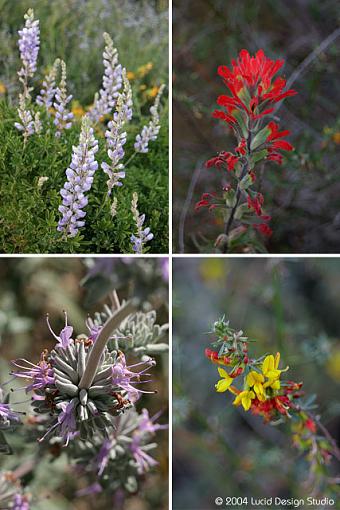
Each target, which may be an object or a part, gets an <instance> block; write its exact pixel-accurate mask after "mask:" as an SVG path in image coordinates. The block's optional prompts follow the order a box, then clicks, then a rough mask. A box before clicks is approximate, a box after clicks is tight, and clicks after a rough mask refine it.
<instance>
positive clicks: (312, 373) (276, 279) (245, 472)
mask: <svg viewBox="0 0 340 510" xmlns="http://www.w3.org/2000/svg"><path fill="white" fill-rule="evenodd" d="M339 286H340V261H339V260H338V259H328V258H322V259H314V258H308V259H289V260H284V259H280V258H275V259H273V258H257V259H254V258H252V259H250V258H243V257H242V258H238V259H236V258H234V259H230V258H229V259H225V258H195V259H193V258H177V259H174V261H173V302H174V308H173V310H174V311H173V314H174V318H173V426H174V436H173V446H174V450H173V487H174V495H173V503H174V504H173V508H174V510H210V509H214V508H216V505H215V503H214V499H215V498H216V497H218V496H220V497H224V498H225V497H227V496H230V497H231V496H243V497H244V496H248V497H250V496H253V497H270V496H273V497H275V496H280V497H283V498H284V497H294V498H306V497H307V496H309V495H310V493H307V492H306V491H307V489H306V485H305V484H304V483H305V480H306V478H307V474H308V471H307V467H308V465H307V462H306V461H305V460H304V459H303V458H301V457H299V454H298V451H297V450H296V449H294V448H293V446H292V445H291V436H290V434H289V432H288V430H286V431H285V427H284V426H279V427H271V426H269V425H265V424H264V423H263V420H262V418H260V417H257V416H253V415H252V414H250V413H245V412H244V411H243V410H242V409H240V408H235V407H234V406H232V405H231V403H232V400H233V398H232V395H230V394H225V393H223V394H218V393H216V391H215V388H214V385H215V383H216V382H217V380H218V379H219V378H220V377H219V375H218V372H217V368H216V365H214V364H212V363H211V362H210V361H209V360H207V359H206V358H205V357H204V349H205V348H206V347H209V346H210V342H211V341H212V340H213V336H212V335H209V334H208V332H209V331H211V330H212V325H213V323H214V322H215V320H217V319H218V318H220V317H222V316H223V315H224V314H225V316H226V319H230V325H231V327H233V328H235V329H237V330H239V329H242V330H243V331H244V332H245V334H246V335H247V336H249V337H250V338H251V339H256V343H251V344H250V347H249V351H250V352H253V353H254V355H255V356H256V357H258V356H260V355H263V354H265V353H274V354H275V353H276V352H277V351H280V352H281V360H282V361H281V364H282V366H286V365H289V366H290V369H289V372H288V375H289V377H288V378H289V379H292V380H296V381H303V382H304V385H303V389H304V390H305V392H306V395H310V394H317V399H316V402H317V404H318V406H319V407H318V409H317V410H316V412H317V413H320V414H321V421H322V423H323V424H324V425H325V426H326V427H327V428H328V430H329V431H330V432H331V434H332V435H333V437H335V438H336V439H337V440H339V439H340V438H339V431H340V427H339V425H340V403H339V389H340V386H339V385H340V322H339V317H340V305H339ZM336 467H337V466H333V465H331V466H330V476H332V473H333V476H334V475H336ZM248 508H249V507H248ZM250 508H251V507H250ZM260 508H261V509H262V508H264V507H261V506H260ZM276 508H277V507H276ZM285 508H293V507H291V506H287V507H285ZM309 508H312V507H309ZM318 508H321V507H318ZM322 508H325V507H322Z"/></svg>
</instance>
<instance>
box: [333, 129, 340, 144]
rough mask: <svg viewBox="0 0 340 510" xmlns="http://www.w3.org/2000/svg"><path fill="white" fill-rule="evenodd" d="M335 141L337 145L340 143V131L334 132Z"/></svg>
mask: <svg viewBox="0 0 340 510" xmlns="http://www.w3.org/2000/svg"><path fill="white" fill-rule="evenodd" d="M333 142H335V143H336V144H337V145H339V144H340V132H339V131H337V132H336V133H334V135H333Z"/></svg>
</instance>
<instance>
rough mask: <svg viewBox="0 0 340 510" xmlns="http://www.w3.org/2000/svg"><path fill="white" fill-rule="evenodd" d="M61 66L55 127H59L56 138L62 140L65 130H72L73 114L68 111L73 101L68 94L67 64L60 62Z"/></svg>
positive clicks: (56, 93)
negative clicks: (68, 106)
mask: <svg viewBox="0 0 340 510" xmlns="http://www.w3.org/2000/svg"><path fill="white" fill-rule="evenodd" d="M60 65H61V80H60V83H59V87H57V89H56V91H55V98H54V103H53V106H54V109H55V110H56V114H55V119H54V121H53V123H54V125H55V126H56V127H57V130H56V133H55V136H56V137H57V138H60V136H61V133H62V131H63V130H64V129H70V127H71V126H72V122H68V121H72V119H73V113H72V112H70V111H69V110H67V104H68V103H69V102H70V101H71V99H72V96H71V95H70V96H68V95H67V92H66V64H65V62H64V61H63V60H61V61H60Z"/></svg>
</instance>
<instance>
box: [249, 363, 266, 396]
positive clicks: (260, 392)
mask: <svg viewBox="0 0 340 510" xmlns="http://www.w3.org/2000/svg"><path fill="white" fill-rule="evenodd" d="M263 383H264V377H263V375H262V374H259V373H258V372H255V370H252V371H251V372H250V373H249V374H248V375H247V384H248V386H249V387H250V388H253V390H254V391H255V393H256V396H257V398H258V399H259V400H261V401H262V402H263V401H264V400H266V394H265V391H264V388H265V387H264V384H263Z"/></svg>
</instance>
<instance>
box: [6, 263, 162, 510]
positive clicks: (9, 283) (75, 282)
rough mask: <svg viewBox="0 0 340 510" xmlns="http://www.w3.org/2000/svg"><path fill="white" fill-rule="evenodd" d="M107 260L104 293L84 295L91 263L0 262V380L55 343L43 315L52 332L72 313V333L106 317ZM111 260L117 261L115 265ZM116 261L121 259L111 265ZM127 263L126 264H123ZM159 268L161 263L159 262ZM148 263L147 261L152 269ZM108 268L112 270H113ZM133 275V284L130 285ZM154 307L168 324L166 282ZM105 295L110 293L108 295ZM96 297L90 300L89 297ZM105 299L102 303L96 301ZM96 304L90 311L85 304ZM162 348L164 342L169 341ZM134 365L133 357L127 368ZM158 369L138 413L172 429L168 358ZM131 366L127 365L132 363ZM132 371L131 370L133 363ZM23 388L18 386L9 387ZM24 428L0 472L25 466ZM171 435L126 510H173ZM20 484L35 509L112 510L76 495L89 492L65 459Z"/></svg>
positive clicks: (124, 292) (103, 501)
mask: <svg viewBox="0 0 340 510" xmlns="http://www.w3.org/2000/svg"><path fill="white" fill-rule="evenodd" d="M106 260H107V259H105V258H101V259H97V261H99V265H98V266H97V268H98V269H99V272H98V273H97V276H98V277H101V278H102V280H101V281H102V284H101V287H102V288H101V291H100V292H99V293H98V292H97V294H96V293H95V292H94V290H95V289H93V288H92V289H91V288H90V289H88V290H85V289H84V287H83V286H81V281H82V280H83V278H84V276H85V275H86V274H87V273H88V272H89V267H90V266H91V267H92V265H93V261H94V259H80V258H67V257H62V258H40V257H37V258H32V257H31V258H24V257H23V258H20V259H18V258H17V259H13V258H12V259H6V258H2V259H0V381H1V383H3V382H6V381H8V380H9V379H10V377H9V375H8V372H9V370H10V364H9V362H10V360H12V359H15V358H18V357H23V358H26V359H28V360H31V361H32V362H33V363H35V362H37V361H38V360H39V358H40V353H41V351H42V350H43V349H44V348H47V349H51V348H52V347H53V346H54V344H55V341H54V339H53V338H52V336H51V334H50V333H49V331H48V329H47V326H46V319H45V316H46V312H48V313H49V315H50V321H51V325H52V327H53V329H54V330H55V331H60V329H61V328H62V327H63V323H64V318H63V310H66V311H67V313H68V320H69V323H70V324H72V325H73V326H74V330H75V334H76V335H78V334H80V333H86V331H87V330H86V327H85V323H84V321H85V320H86V318H87V315H88V314H91V315H93V313H94V312H96V311H101V310H102V308H103V305H104V304H105V303H109V300H108V295H107V292H106V293H105V285H104V282H105V278H106V277H108V276H109V275H108V274H107V272H108V271H110V270H111V271H116V270H117V268H115V266H114V264H110V263H106ZM111 260H113V259H111ZM114 260H117V259H114ZM125 260H126V259H125ZM158 261H159V262H158V263H161V259H158ZM135 263H136V262H135V260H132V259H130V263H129V264H126V273H125V279H126V282H125V284H123V285H121V288H120V289H119V291H118V295H119V296H120V299H123V298H127V296H128V295H129V293H130V292H129V289H131V285H132V283H133V282H132V279H133V274H134V273H133V271H134V265H135ZM151 263H152V261H151V259H148V261H147V260H145V264H149V265H150V268H151ZM110 268H111V269H110ZM131 276H132V279H131V278H130V277H131ZM150 290H152V291H153V292H152V306H153V307H154V309H155V310H156V312H157V323H158V324H164V323H166V322H167V321H168V300H167V282H166V281H164V279H163V278H162V277H161V276H159V277H158V279H156V278H155V279H154V280H153V288H152V289H150ZM107 291H108V289H107ZM89 294H91V295H89ZM98 295H101V296H102V297H101V299H100V300H99V299H98V298H97V299H96V296H98ZM89 301H91V302H92V303H93V304H92V305H91V306H86V305H85V304H84V303H86V302H89ZM164 341H167V340H166V339H164ZM132 361H133V359H132V358H131V357H130V362H132ZM156 361H157V365H156V367H155V368H154V369H153V370H152V380H153V383H152V389H153V390H154V389H156V390H157V394H154V395H144V396H143V398H142V399H141V400H140V401H139V402H138V404H137V408H138V409H139V410H141V409H142V408H143V407H146V408H147V409H148V410H149V412H150V416H153V415H154V414H155V413H156V412H158V411H159V410H162V411H163V413H162V416H161V417H160V419H159V421H160V422H161V423H167V408H168V356H167V354H164V355H162V356H157V360H156ZM128 363H129V362H128ZM129 364H131V363H129ZM18 386H22V385H21V384H20V381H19V382H18V381H13V382H11V384H10V385H8V386H6V387H5V388H7V389H8V387H18ZM21 400H26V396H25V394H24V393H23V392H21V391H20V392H18V393H15V394H13V396H12V397H11V402H18V401H21ZM28 407H29V403H28V402H27V403H26V405H25V404H23V405H21V406H19V405H18V406H14V409H15V410H27V411H28ZM24 430H25V425H24V427H23V428H20V427H19V429H17V431H16V432H14V433H10V432H7V433H6V438H7V441H8V442H9V444H11V446H12V448H13V450H14V455H12V456H4V455H2V456H1V457H0V470H5V471H6V470H14V469H17V468H18V467H20V466H22V465H23V464H25V462H26V461H27V460H28V459H30V458H31V456H32V454H33V453H34V450H35V443H34V441H33V442H32V443H29V442H27V443H25V439H24V437H25V435H24ZM167 435H168V434H167V431H163V432H160V433H158V434H157V436H156V438H155V441H156V442H157V443H158V447H157V448H156V449H155V451H154V456H155V458H156V459H157V461H158V462H159V465H158V466H156V468H155V469H154V470H153V471H152V472H150V473H149V476H146V477H145V479H144V480H142V481H141V484H140V487H141V490H140V492H138V493H137V494H136V495H132V496H131V497H130V498H128V499H127V500H126V503H125V506H124V510H156V509H157V510H158V509H159V510H166V509H167V508H168V439H167ZM22 482H23V483H24V484H27V486H28V487H29V490H30V491H31V493H32V494H33V496H34V503H32V506H31V508H32V510H73V509H74V510H91V509H93V508H96V509H97V510H107V509H108V508H112V504H113V503H112V499H111V498H108V497H105V494H97V495H95V496H86V497H81V498H77V497H75V492H76V490H78V489H79V488H81V487H84V486H86V480H85V479H83V480H81V479H80V478H79V476H75V475H74V471H72V469H71V466H70V464H69V463H68V461H67V458H66V455H63V454H62V455H61V456H60V457H58V458H57V459H54V461H53V462H51V456H45V457H44V458H42V459H41V462H40V463H39V465H38V466H37V467H36V469H35V470H34V472H31V473H28V474H27V475H26V476H25V477H24V478H23V479H22Z"/></svg>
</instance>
